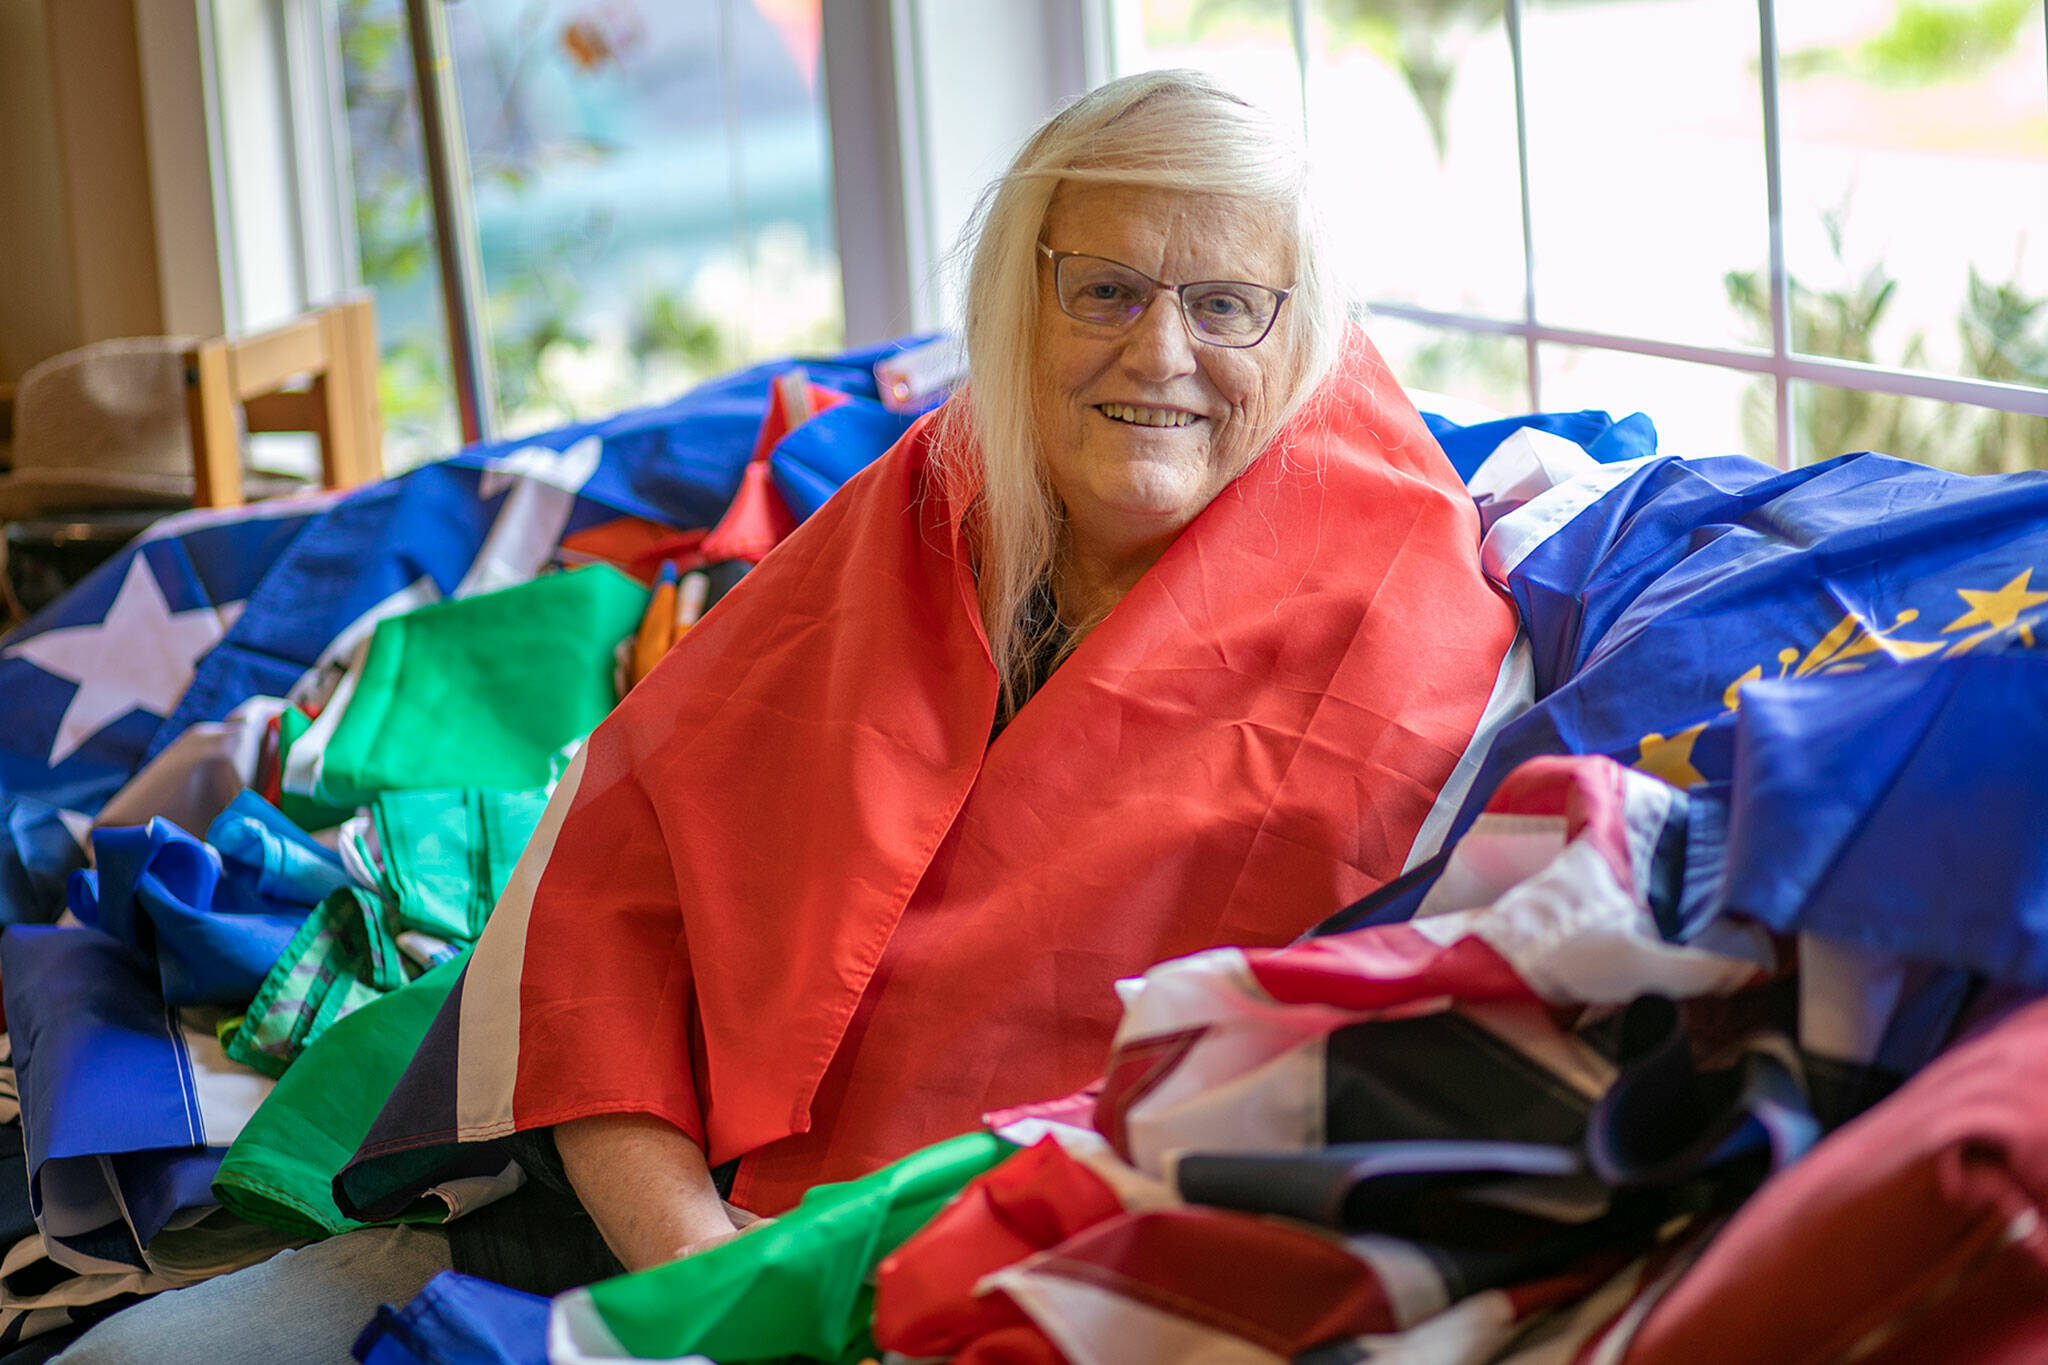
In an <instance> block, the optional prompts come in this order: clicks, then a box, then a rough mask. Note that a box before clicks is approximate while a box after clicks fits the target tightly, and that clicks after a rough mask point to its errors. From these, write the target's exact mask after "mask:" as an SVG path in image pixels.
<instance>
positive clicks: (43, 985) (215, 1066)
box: [0, 925, 288, 1279]
mask: <svg viewBox="0 0 2048 1365" xmlns="http://www.w3.org/2000/svg"><path fill="white" fill-rule="evenodd" d="M0 989H4V992H5V999H6V1007H7V1017H8V1024H9V1036H10V1038H11V1040H12V1042H13V1047H14V1059H15V1065H16V1067H17V1068H18V1073H19V1077H20V1086H21V1120H22V1133H23V1137H24V1140H25V1145H26V1148H27V1152H28V1171H29V1181H30V1195H31V1202H32V1205H33V1207H34V1210H35V1214H36V1221H37V1224H38V1225H39V1226H40V1227H41V1229H42V1232H43V1236H44V1239H45V1241H46V1242H47V1244H48V1246H49V1251H50V1255H51V1256H52V1258H53V1259H55V1260H56V1261H58V1262H59V1263H60V1264H62V1265H66V1266H69V1267H70V1268H72V1269H74V1270H78V1271H80V1272H89V1273H92V1272H104V1271H114V1272H119V1271H122V1270H148V1271H150V1272H152V1273H155V1274H159V1275H164V1276H167V1277H171V1278H176V1279H192V1278H203V1277H204V1276H205V1275H209V1274H217V1273H219V1272H220V1271H221V1270H222V1269H225V1268H231V1267H232V1266H233V1265H236V1264H247V1263H248V1262H249V1261H251V1260H256V1259H261V1257H262V1256H264V1255H268V1254H269V1253H270V1252H272V1251H275V1250H276V1249H277V1248H278V1247H279V1246H280V1245H284V1244H286V1242H287V1241H288V1239H284V1238H281V1237H279V1236H278V1235H276V1234H275V1233H273V1232H271V1231H270V1230H268V1229H259V1230H256V1231H255V1233H254V1234H253V1235H252V1234H251V1233H250V1231H249V1230H248V1229H247V1228H246V1226H245V1225H241V1224H239V1223H236V1224H234V1225H232V1226H221V1225H220V1224H218V1223H214V1222H211V1221H209V1218H208V1215H209V1214H211V1213H213V1212H215V1209H216V1206H215V1204H214V1200H213V1197H212V1195H211V1193H210V1192H209V1190H208V1188H207V1187H208V1184H209V1182H210V1181H211V1180H212V1178H213V1172H214V1170H215V1168H216V1167H217V1166H218V1165H219V1164H220V1158H221V1154H222V1153H223V1151H225V1149H226V1147H227V1145H228V1143H229V1142H231V1141H232V1140H233V1139H234V1137H235V1135H236V1134H237V1133H238V1132H240V1131H241V1128H242V1125H243V1124H244V1123H246V1122H247V1121H248V1117H249V1115H250V1114H251V1113H252V1112H253V1111H254V1110H255V1108H256V1106H257V1105H258V1104H260V1103H261V1102H262V1100H263V1098H264V1096H265V1095H267V1094H268V1093H269V1092H270V1082H269V1080H268V1079H266V1078H264V1077H262V1076H260V1075H258V1074H256V1073H255V1072H253V1071H250V1070H248V1069H247V1068H245V1067H240V1066H237V1065H235V1064H234V1063H232V1062H230V1061H228V1060H227V1058H226V1057H225V1056H223V1055H222V1053H221V1050H220V1046H219V1044H218V1043H217V1042H215V1040H214V1036H213V1032H212V1029H211V1028H210V1027H208V1026H207V1024H208V1023H209V1021H206V1020H204V1019H199V1018H190V1017H186V1016H184V1015H181V1014H180V1013H179V1012H175V1011H172V1010H170V1009H167V1008H166V1007H165V1004H164V999H163V994H162V992H161V990H160V989H159V986H158V983H157V977H156V972H155V970H154V969H153V968H152V967H151V966H150V964H149V963H148V962H147V961H146V960H145V959H144V958H142V957H141V956H140V955H139V954H138V953H137V952H136V951H135V950H134V948H132V947H131V946H129V945H127V944H124V943H122V942H120V941H119V940H117V939H114V938H111V937H109V936H108V935H106V934H103V933H100V932H99V931H97V930H94V929H59V928H54V927H49V926H42V925H22V926H16V927H15V928H12V929H9V930H8V931H6V933H5V934H0Z"/></svg>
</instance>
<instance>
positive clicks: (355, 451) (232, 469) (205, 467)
mask: <svg viewBox="0 0 2048 1365" xmlns="http://www.w3.org/2000/svg"><path fill="white" fill-rule="evenodd" d="M185 402H186V410H187V412H188V414H189V416H190V422H191V432H192V466H193V469H192V472H193V475H194V477H195V478H196V479H197V483H198V486H197V488H196V490H195V492H194V495H193V504H194V505H195V506H198V507H235V506H238V505H240V504H241V502H242V500H243V499H242V440H241V430H242V427H243V426H244V425H246V426H247V428H248V430H250V431H252V432H257V431H310V432H312V433H313V434H314V435H315V436H317V437H318V438H319V441H320V474H321V481H322V482H323V483H324V484H325V485H326V486H327V487H329V488H353V487H354V486H356V485H357V484H360V483H368V482H370V481H371V480H373V479H377V478H380V477H382V475H383V471H384V456H383V441H384V436H383V427H382V422H381V419H380V417H379V415H378V408H377V320H376V313H375V311H374V308H373V306H372V304H371V302H370V300H369V299H368V298H358V299H352V300H350V301H348V302H346V303H337V304H331V305H329V306H328V307H325V308H321V309H318V310H316V311H314V312H311V313H308V314H306V315H305V316H303V317H299V318H294V319H293V320H292V321H290V322H287V323H285V324H284V325H282V326H280V327H274V328H272V329H271V330H269V331H267V332H259V333H257V334H256V335H254V336H248V337H239V338H236V337H216V338H214V339H213V340H211V341H202V342H200V343H198V344H197V345H195V346H193V347H191V348H190V349H188V350H187V351H186V352H185ZM238 408H239V409H240V418H241V420H239V421H238V420H237V409H238Z"/></svg>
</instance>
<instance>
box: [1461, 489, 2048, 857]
mask: <svg viewBox="0 0 2048 1365" xmlns="http://www.w3.org/2000/svg"><path fill="white" fill-rule="evenodd" d="M1483 559H1484V563H1485V567H1486V571H1487V573H1488V575H1489V576H1490V577H1492V578H1493V579H1494V580H1495V581H1496V582H1498V583H1499V584H1501V585H1502V586H1503V587H1504V588H1505V589H1506V590H1507V591H1509V592H1510V593H1511V594H1512V595H1513V596H1514V599H1515V603H1516V606H1517V607H1518V609H1519V610H1520V613H1521V618H1522V624H1523V629H1524V630H1525V632H1526V633H1527V635H1528V638H1529V641H1530V644H1531V646H1532V654H1533V662H1534V665H1535V684H1536V687H1535V690H1536V697H1537V702H1536V705H1535V706H1533V707H1532V708H1531V709H1530V710H1529V712H1528V713H1527V714H1526V715H1523V716H1521V717H1520V718H1518V719H1516V720H1514V721H1513V722H1511V723H1510V724H1508V725H1507V726H1505V727H1504V728H1503V729H1502V730H1501V732H1500V734H1499V736H1498V738H1497V739H1496V741H1495V744H1494V747H1493V751H1492V753H1491V754H1490V755H1489V756H1488V758H1487V761H1486V764H1485V767H1484V770H1483V772H1482V775H1481V777H1480V779H1479V780H1478V782H1476V783H1475V787H1474V789H1475V791H1476V792H1479V793H1484V792H1486V791H1490V790H1491V789H1492V788H1493V787H1494V786H1495V785H1497V784H1498V783H1499V782H1500V780H1501V779H1502V778H1504V777H1505V776H1506V775H1507V773H1509V772H1510V771H1512V770H1513V769H1514V767H1515V766H1516V765H1517V764H1519V763H1520V762H1521V761H1522V760H1524V759H1526V758H1530V757H1534V756H1536V755H1539V754H1547V753H1597V754H1606V755H1608V756H1610V757H1613V758H1615V759H1618V760H1619V761H1621V762H1625V763H1630V764H1633V765H1634V766H1635V767H1637V768H1639V769H1641V770H1642V771H1644V772H1648V773H1652V774H1654V775H1656V776H1658V777H1662V778H1664V779H1665V780H1666V781H1669V782H1671V783H1673V784H1675V785H1677V786H1680V787H1692V786H1696V785H1699V784H1700V783H1703V782H1721V781H1726V780H1727V779H1728V778H1729V776H1730V774H1731V772H1732V768H1733V762H1734V749H1733V742H1734V734H1735V721H1736V716H1737V714H1738V712H1739V711H1740V709H1741V707H1742V705H1743V697H1744V695H1745V693H1746V689H1747V688H1748V686H1749V684H1751V683H1754V682H1757V681H1761V680H1769V679H1776V678H1806V677H1815V676H1826V677H1835V676H1840V675H1842V674H1850V673H1861V672H1869V671H1875V670H1880V669H1887V668H1892V667H1896V666H1898V665H1899V664H1902V663H1909V662H1912V661H1915V660H1921V659H1933V658H1951V657H1956V656H1959V655H1964V654H1972V653H1977V654H1981V653H1989V652H1997V651H2003V650H2008V649H2015V648H2032V647H2034V646H2035V644H2036V630H2037V629H2041V628H2044V623H2048V481H2043V480H2041V479H2039V478H2038V477H2035V476H2032V475H2025V474H2016V475H2004V476H1996V477H1969V476H1965V475H1959V474H1951V473H1948V472H1946V471H1943V470H1938V469H1930V468H1928V467H1926V466H1924V465H1916V464H1909V463H1906V462H1905V461H1901V460H1894V459H1889V458H1887V457H1884V456H1880V455H1852V456H1844V457H1842V458H1840V459H1837V460H1831V461H1829V462H1827V463H1825V464H1819V465H1811V466H1807V467H1805V468H1801V469H1794V470H1786V471H1779V470H1774V469H1771V468H1769V467H1768V466H1765V465H1762V464H1759V463H1757V462H1756V461H1754V460H1749V459H1745V458H1742V457H1738V456H1728V457H1717V458H1713V459H1701V460H1683V461H1681V460H1673V459H1668V458H1660V459H1654V460H1649V461H1644V462H1638V463H1636V464H1616V465H1607V466H1603V467H1602V468H1601V469H1600V470H1598V471H1596V472H1594V473H1592V474H1588V475H1586V476H1584V477H1581V478H1579V479H1575V480H1572V481H1570V482H1567V483H1564V484H1561V485H1559V486H1558V487H1556V488H1553V489H1551V490H1550V491H1549V492H1547V493H1545V494H1543V495H1542V496H1539V497H1536V498H1534V499H1532V500H1531V501H1529V502H1527V503H1525V504H1524V505H1523V506H1521V507H1519V508H1518V509H1516V510H1515V511H1512V512H1509V513H1508V514H1506V515H1505V516H1503V517H1501V518H1500V519H1499V520H1498V521H1496V522H1495V523H1494V524H1493V525H1492V527H1491V528H1490V529H1489V530H1488V532H1487V535H1486V541H1485V548H1484V552H1483ZM2037 574H2038V575H2042V576H2043V577H2041V578H2039V579H2037V578H2036V577H2035V576H2036V575H2037ZM1476 810H1477V808H1476V805H1470V806H1468V808H1467V810H1466V812H1465V813H1464V816H1463V817H1462V821H1461V825H1460V827H1461V828H1462V825H1463V823H1469V820H1470V818H1471V817H1472V816H1473V815H1474V814H1476Z"/></svg>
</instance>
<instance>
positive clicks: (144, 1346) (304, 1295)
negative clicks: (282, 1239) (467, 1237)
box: [57, 1227, 450, 1365]
mask: <svg viewBox="0 0 2048 1365" xmlns="http://www.w3.org/2000/svg"><path fill="white" fill-rule="evenodd" d="M449 1268H450V1266H449V1257H448V1234H447V1233H446V1232H444V1231H443V1230H441V1229H440V1228H433V1227H428V1228H410V1227H407V1228H364V1229H363V1230H361V1231H360V1232H347V1233H343V1234H342V1235H341V1236H339V1237H330V1238H328V1239H327V1240H326V1241H324V1242H315V1243H313V1244H312V1245H311V1246H306V1247H301V1248H299V1249H298V1250H297V1251H281V1252H279V1253H278V1254H277V1255H275V1256H273V1257H271V1258H270V1259H269V1260H267V1261H265V1262H263V1263H262V1264H260V1265H253V1266H250V1267H249V1268H248V1269H247V1270H238V1271H236V1272H235V1273H234V1274H232V1275H223V1276H221V1277H220V1278H218V1279H213V1280H207V1281H205V1282H204V1283H201V1284H195V1285H191V1286H189V1287H187V1288H185V1289H172V1290H168V1291H166V1292H164V1293H162V1294H159V1295H157V1296H156V1297H155V1298H153V1299H147V1300H144V1301H143V1302H141V1303H138V1304H136V1305H135V1306H134V1307H132V1308H124V1309H122V1310H121V1311H120V1312H118V1313H116V1314H114V1315H113V1316H112V1317H110V1318H108V1319H107V1320H106V1321H105V1322H102V1323H100V1324H99V1325H98V1326H96V1327H94V1328H93V1329H92V1330H91V1331H90V1332H87V1333H86V1334H85V1335H84V1336H82V1337H80V1338H79V1339H78V1340H77V1341H75V1342H73V1343H72V1345H71V1348H70V1349H69V1350H67V1351H65V1352H64V1354H62V1355H60V1356H58V1357H57V1360H58V1361H59V1362H61V1363H62V1365H116V1363H117V1362H118V1363H119V1365H142V1363H143V1362H147V1363H148V1365H291V1362H294V1361H306V1362H309V1363H310V1362H318V1363H319V1365H333V1362H335V1361H346V1360H347V1359H348V1358H349V1347H350V1346H352V1345H354V1344H355V1339H356V1334H357V1333H359V1332H361V1331H362V1329H363V1326H364V1325H365V1324H366V1323H368V1322H369V1320H370V1319H371V1318H372V1317H374V1316H375V1315H376V1312H377V1305H378V1304H380V1303H401V1304H402V1303H404V1302H406V1301H407V1300H408V1299H410V1298H412V1296H413V1295H415V1294H417V1293H418V1292H419V1291H420V1289H421V1288H422V1287H423V1286H424V1285H425V1284H426V1282H427V1281H428V1280H431V1279H432V1278H434V1276H435V1275H436V1274H437V1273H439V1272H440V1271H443V1270H447V1269H449Z"/></svg>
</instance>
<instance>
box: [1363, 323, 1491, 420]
mask: <svg viewBox="0 0 2048 1365" xmlns="http://www.w3.org/2000/svg"><path fill="white" fill-rule="evenodd" d="M1365 330H1366V332H1367V333H1368V334H1369V335H1370V336H1371V337H1372V340H1373V344H1374V345H1375V346H1378V347H1379V348H1380V354H1381V355H1383V356H1385V357H1386V358H1387V364H1389V365H1391V366H1393V369H1394V376H1395V378H1397V379H1399V380H1400V381H1401V384H1402V387H1404V388H1406V389H1407V390H1408V393H1409V396H1410V397H1413V398H1414V399H1415V403H1416V406H1417V407H1420V408H1424V409H1427V410H1429V411H1433V412H1437V413H1441V414H1442V415H1443V416H1445V417H1449V418H1450V419H1452V420H1453V421H1457V422H1465V421H1474V420H1483V419H1484V417H1485V416H1486V415H1487V414H1485V413H1476V412H1471V411H1469V406H1470V405H1477V406H1479V407H1482V408H1485V409H1488V410H1490V412H1491V413H1492V414H1494V415H1502V416H1505V415H1507V414H1510V413H1518V412H1527V411H1528V410H1529V348H1528V347H1527V346H1526V345H1525V344H1524V343H1523V341H1522V339H1521V338H1520V337H1507V336H1496V335H1494V334H1492V333H1489V332H1462V331H1455V330H1452V329H1450V328H1444V327H1425V326H1422V325H1420V324H1418V323H1413V322H1407V321H1404V320H1402V319H1400V318H1390V317H1384V316H1378V317H1370V318H1367V319H1366V322H1365ZM1430 394H1443V395H1447V396H1448V397H1449V398H1451V399H1453V400H1455V402H1454V403H1453V404H1444V403H1432V402H1430V401H1428V399H1427V395H1430ZM1454 407H1455V408H1457V409H1458V410H1455V411H1454V410H1453V408H1454Z"/></svg>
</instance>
